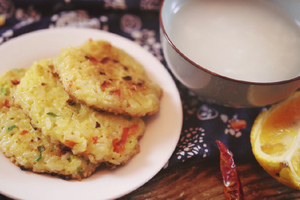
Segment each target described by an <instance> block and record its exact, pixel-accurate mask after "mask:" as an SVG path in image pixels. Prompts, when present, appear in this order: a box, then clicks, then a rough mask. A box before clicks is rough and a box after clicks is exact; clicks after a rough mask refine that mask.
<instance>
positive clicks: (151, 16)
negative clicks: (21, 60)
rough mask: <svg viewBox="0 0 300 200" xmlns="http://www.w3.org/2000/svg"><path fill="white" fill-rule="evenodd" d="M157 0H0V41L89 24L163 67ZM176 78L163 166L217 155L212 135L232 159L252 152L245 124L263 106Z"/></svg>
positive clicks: (199, 160)
mask: <svg viewBox="0 0 300 200" xmlns="http://www.w3.org/2000/svg"><path fill="white" fill-rule="evenodd" d="M160 4H161V1H160V0H64V1H63V0H15V1H11V0H0V24H1V26H0V45H1V44H2V43H5V42H6V41H8V40H10V39H11V38H14V37H17V36H19V35H21V34H24V33H28V32H31V31H34V30H38V29H47V28H55V27H64V26H71V27H88V28H93V29H100V30H106V31H109V32H112V33H116V34H118V35H121V36H123V37H126V38H129V39H130V40H132V41H135V42H136V43H138V44H140V45H141V46H143V47H144V48H146V49H147V50H148V51H150V52H151V53H152V54H153V55H154V56H155V57H156V58H157V59H158V60H160V61H161V62H162V63H163V65H164V66H165V67H166V68H168V66H167V64H166V62H165V60H164V57H163V54H162V49H161V44H160V38H159V8H160ZM0 56H1V55H0ZM174 80H175V78H174ZM175 82H176V84H177V87H178V90H179V92H180V95H181V99H182V106H183V113H184V116H183V117H184V121H183V127H182V132H181V137H180V140H179V142H178V145H177V147H176V149H175V151H174V153H173V155H172V156H171V158H170V160H169V162H168V163H167V165H166V167H165V169H164V170H167V169H168V168H169V167H172V166H178V165H184V164H185V163H186V162H199V163H200V162H203V161H207V160H212V159H218V156H219V151H218V149H217V146H216V143H215V140H221V141H223V142H224V143H225V144H226V146H227V147H228V148H229V149H230V150H231V151H232V152H233V154H234V157H235V159H236V160H237V161H243V160H249V159H252V158H253V156H252V152H251V145H250V141H249V136H250V129H251V126H252V124H253V122H254V119H255V118H256V116H257V115H258V114H259V112H261V110H262V109H263V108H255V109H237V108H228V107H222V106H219V105H215V104H209V103H205V102H202V101H200V100H198V99H197V97H196V96H195V95H194V94H192V93H191V92H190V91H189V90H188V89H187V88H185V87H184V86H183V85H181V84H180V83H179V82H178V81H177V80H175ZM236 122H240V123H236ZM170 123H172V122H170ZM240 124H242V126H240Z"/></svg>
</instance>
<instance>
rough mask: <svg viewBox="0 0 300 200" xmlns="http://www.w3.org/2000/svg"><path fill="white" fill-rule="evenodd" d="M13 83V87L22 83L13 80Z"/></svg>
mask: <svg viewBox="0 0 300 200" xmlns="http://www.w3.org/2000/svg"><path fill="white" fill-rule="evenodd" d="M11 83H12V84H13V85H19V83H20V81H19V80H17V79H15V80H11Z"/></svg>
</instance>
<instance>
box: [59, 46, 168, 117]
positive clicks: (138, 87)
mask: <svg viewBox="0 0 300 200" xmlns="http://www.w3.org/2000/svg"><path fill="white" fill-rule="evenodd" d="M53 64H54V70H55V71H56V72H57V73H58V75H59V77H60V80H61V81H62V83H63V85H64V87H65V89H66V91H67V92H68V93H69V94H70V95H71V96H74V97H75V98H77V99H79V100H80V101H81V102H84V103H86V104H87V105H89V106H92V107H94V108H97V109H100V110H107V111H109V112H114V113H116V114H127V115H130V116H134V117H140V116H145V115H151V114H154V113H156V112H158V111H159V106H160V98H161V95H162V89H161V88H160V87H159V86H158V85H157V84H155V83H153V82H151V81H150V80H149V78H148V77H147V75H146V73H145V71H144V69H143V66H142V65H141V64H140V63H138V62H137V61H136V60H135V59H134V58H133V57H131V56H130V55H128V54H127V53H126V52H125V51H123V50H121V49H118V48H116V47H114V46H112V45H111V44H110V43H109V42H106V41H92V40H89V41H87V42H85V43H84V44H83V45H82V46H80V47H77V48H74V47H68V48H66V49H63V50H62V51H61V53H60V54H59V55H58V56H57V57H55V58H54V60H53Z"/></svg>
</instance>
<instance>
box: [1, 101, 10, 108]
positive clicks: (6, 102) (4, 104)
mask: <svg viewBox="0 0 300 200" xmlns="http://www.w3.org/2000/svg"><path fill="white" fill-rule="evenodd" d="M3 106H4V107H7V108H10V105H9V101H8V99H5V100H4V103H3Z"/></svg>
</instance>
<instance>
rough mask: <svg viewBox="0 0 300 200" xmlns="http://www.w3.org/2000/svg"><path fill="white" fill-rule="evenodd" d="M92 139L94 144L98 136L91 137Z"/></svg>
mask: <svg viewBox="0 0 300 200" xmlns="http://www.w3.org/2000/svg"><path fill="white" fill-rule="evenodd" d="M92 141H93V143H94V144H96V143H97V141H98V136H95V137H92Z"/></svg>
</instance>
